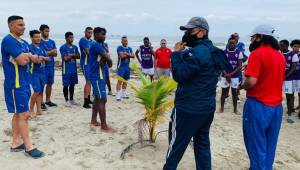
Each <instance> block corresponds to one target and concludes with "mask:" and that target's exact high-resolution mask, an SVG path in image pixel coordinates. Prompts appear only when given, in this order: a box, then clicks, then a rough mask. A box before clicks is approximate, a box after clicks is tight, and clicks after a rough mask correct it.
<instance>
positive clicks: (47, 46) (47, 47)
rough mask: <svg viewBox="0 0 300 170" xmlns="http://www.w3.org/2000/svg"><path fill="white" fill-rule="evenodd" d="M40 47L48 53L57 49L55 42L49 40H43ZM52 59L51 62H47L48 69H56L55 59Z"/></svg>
mask: <svg viewBox="0 0 300 170" xmlns="http://www.w3.org/2000/svg"><path fill="white" fill-rule="evenodd" d="M40 47H41V48H43V49H44V50H45V51H46V52H47V51H50V50H53V49H56V45H55V41H53V40H52V39H47V40H43V39H42V40H41V43H40ZM49 57H50V61H49V62H46V67H54V65H55V63H54V57H51V56H49Z"/></svg>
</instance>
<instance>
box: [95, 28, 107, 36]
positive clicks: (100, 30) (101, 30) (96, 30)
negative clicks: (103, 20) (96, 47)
mask: <svg viewBox="0 0 300 170" xmlns="http://www.w3.org/2000/svg"><path fill="white" fill-rule="evenodd" d="M101 32H103V33H104V34H106V29H105V28H102V27H96V28H94V35H96V34H98V33H101Z"/></svg>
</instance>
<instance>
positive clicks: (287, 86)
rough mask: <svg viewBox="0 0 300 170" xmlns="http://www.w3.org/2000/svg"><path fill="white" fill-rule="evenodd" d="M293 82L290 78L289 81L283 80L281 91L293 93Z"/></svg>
mask: <svg viewBox="0 0 300 170" xmlns="http://www.w3.org/2000/svg"><path fill="white" fill-rule="evenodd" d="M293 84H294V82H293V81H292V80H290V81H284V83H283V92H284V93H285V94H293V93H294V90H295V89H294V85H293Z"/></svg>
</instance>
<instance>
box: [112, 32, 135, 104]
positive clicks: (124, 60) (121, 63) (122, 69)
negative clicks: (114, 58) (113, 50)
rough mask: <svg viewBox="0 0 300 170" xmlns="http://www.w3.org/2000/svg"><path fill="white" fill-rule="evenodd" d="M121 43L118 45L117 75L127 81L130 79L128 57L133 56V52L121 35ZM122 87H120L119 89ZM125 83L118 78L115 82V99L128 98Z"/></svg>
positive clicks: (126, 39) (131, 57) (124, 37)
mask: <svg viewBox="0 0 300 170" xmlns="http://www.w3.org/2000/svg"><path fill="white" fill-rule="evenodd" d="M121 43H122V45H120V46H118V48H117V53H118V66H117V67H118V75H119V76H120V77H122V78H123V79H124V80H126V81H128V80H129V79H130V65H129V64H130V59H133V58H134V53H133V51H132V48H131V47H129V46H128V38H127V37H126V36H123V37H122V38H121ZM121 88H122V89H121ZM126 88H127V83H125V82H122V81H120V80H118V83H117V87H116V89H117V94H116V100H117V101H120V100H121V99H122V98H125V99H128V98H129V96H128V92H127V90H126Z"/></svg>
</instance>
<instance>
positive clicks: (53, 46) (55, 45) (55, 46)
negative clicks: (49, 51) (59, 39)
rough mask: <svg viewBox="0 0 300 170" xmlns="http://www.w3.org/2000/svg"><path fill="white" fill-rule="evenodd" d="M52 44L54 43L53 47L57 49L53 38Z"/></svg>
mask: <svg viewBox="0 0 300 170" xmlns="http://www.w3.org/2000/svg"><path fill="white" fill-rule="evenodd" d="M52 44H53V49H56V44H55V41H53V40H52Z"/></svg>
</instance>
